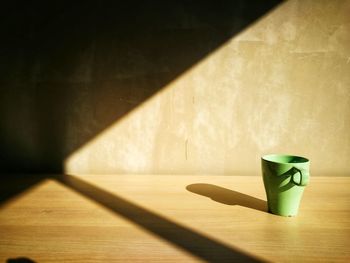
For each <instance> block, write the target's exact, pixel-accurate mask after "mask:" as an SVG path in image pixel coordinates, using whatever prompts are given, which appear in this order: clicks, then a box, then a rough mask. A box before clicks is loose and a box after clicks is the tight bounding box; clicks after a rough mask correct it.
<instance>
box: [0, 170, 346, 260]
mask: <svg viewBox="0 0 350 263" xmlns="http://www.w3.org/2000/svg"><path fill="white" fill-rule="evenodd" d="M10 178H11V179H10ZM28 178H29V177H28V176H26V177H19V178H17V177H11V175H8V176H6V177H5V178H4V179H2V180H3V182H4V181H5V184H2V187H0V190H1V191H2V195H1V196H2V201H3V202H2V203H1V206H0V262H6V260H9V259H15V258H20V257H22V258H25V259H27V260H29V259H31V260H32V261H34V262H191V261H194V262H196V261H197V262H198V261H199V262H200V261H209V262H258V261H270V262H307V261H308V262H319V261H323V262H350V178H346V177H333V178H327V177H313V178H312V181H311V183H310V185H309V186H308V187H307V188H306V190H305V193H304V197H303V200H302V204H301V208H300V212H299V215H298V216H297V217H293V218H288V217H280V216H275V215H272V214H269V213H267V212H266V201H265V200H266V198H265V192H264V187H263V183H262V179H261V177H259V176H244V177H243V176H216V175H215V176H212V175H208V176H197V175H196V176H188V175H183V176H182V175H86V176H83V175H81V176H41V177H40V180H39V179H38V177H36V180H32V181H30V180H29V179H28ZM28 180H29V181H30V182H31V183H28ZM24 186H25V187H24ZM13 189H14V191H12V190H13ZM23 262H25V261H23ZM27 262H30V261H27Z"/></svg>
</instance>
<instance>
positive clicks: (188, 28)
mask: <svg viewBox="0 0 350 263" xmlns="http://www.w3.org/2000/svg"><path fill="white" fill-rule="evenodd" d="M219 2H220V1H219ZM229 2H234V1H227V3H225V4H220V5H212V4H211V5H209V4H208V5H204V4H203V5H189V4H188V2H186V1H183V2H182V1H180V2H179V1H177V3H178V4H175V3H174V4H173V5H172V6H171V7H169V9H168V10H166V9H165V8H166V7H163V6H152V7H150V6H142V5H138V8H139V9H135V7H134V6H132V7H131V6H129V5H128V4H125V6H122V7H120V6H114V5H112V6H110V8H106V5H105V4H104V5H103V6H100V7H99V9H98V8H97V9H96V8H95V9H91V7H94V3H93V4H92V5H91V6H89V5H87V6H85V8H86V10H85V15H84V16H78V19H77V18H76V17H75V16H74V14H76V12H78V11H80V12H82V11H81V6H78V7H74V6H73V7H71V6H69V8H68V9H67V6H66V7H65V9H61V7H60V6H58V7H51V8H56V9H55V10H53V12H54V13H55V14H57V15H56V18H55V19H54V20H53V21H52V22H50V23H49V22H47V21H46V20H40V21H37V22H35V23H34V22H33V23H32V24H33V25H29V27H30V26H32V27H33V28H35V30H34V29H33V30H32V31H30V30H29V31H28V32H29V33H28V34H27V35H26V37H27V40H26V42H25V43H26V44H28V43H30V44H31V46H30V47H31V48H28V45H26V46H25V47H22V44H23V41H24V40H23V38H20V40H21V41H22V42H21V41H17V42H16V43H17V45H18V47H17V48H16V49H15V50H16V52H13V50H14V49H13V47H12V46H13V40H11V42H10V41H8V46H10V45H11V48H10V47H8V46H5V48H3V49H2V51H3V54H4V55H5V58H6V59H7V60H6V63H5V64H2V68H1V72H2V73H1V84H2V86H3V87H5V92H4V93H3V95H2V98H1V106H0V107H2V109H1V115H2V116H1V117H2V118H1V125H2V127H1V146H2V149H4V150H2V153H1V154H2V155H1V158H2V161H1V162H2V163H1V165H2V167H4V169H14V170H16V168H18V167H20V168H21V169H22V170H27V171H30V170H32V171H36V170H41V171H43V170H47V171H58V170H60V169H64V171H65V172H67V173H173V174H182V173H191V174H192V173H195V174H206V173H210V174H229V175H230V174H251V175H257V174H260V172H259V170H260V159H259V158H260V156H261V155H263V154H265V153H271V152H284V153H294V154H299V155H304V156H306V157H309V158H310V159H311V162H312V164H311V169H312V173H313V175H346V176H350V168H349V167H348V164H349V163H350V136H349V135H348V134H349V130H350V74H349V72H350V17H349V15H348V14H349V13H350V1H349V0H342V1H341V0H339V1H316V0H315V1H310V0H309V1H302V0H300V1H298V0H290V1H286V2H283V3H281V4H279V5H277V6H275V4H276V3H274V2H273V3H269V4H266V6H265V4H264V6H263V7H262V6H260V5H258V4H256V3H255V4H249V5H248V4H247V1H238V2H236V4H235V5H233V4H232V3H231V4H228V3H229ZM257 2H259V1H257ZM260 2H261V1H260ZM213 3H214V2H213ZM237 3H238V4H237ZM250 3H253V2H250ZM273 7H274V8H273ZM157 8H158V9H157ZM67 10H68V11H67ZM90 10H94V12H91V11H90ZM96 10H97V11H96ZM107 10H110V11H109V12H111V13H109V12H108V11H107ZM116 10H117V11H116ZM83 11H84V10H83ZM145 11H146V12H145ZM45 12H47V8H45ZM96 12H97V14H98V15H96ZM115 13H117V14H118V15H116V14H115ZM130 14H131V15H130ZM147 14H148V15H147ZM102 15H103V17H104V18H105V19H102V21H101V20H100V19H98V18H101V16H102ZM47 19H48V20H49V21H50V16H48V18H47ZM60 19H61V20H60ZM30 21H35V19H30ZM43 21H44V22H43ZM62 24H63V25H66V26H62ZM38 25H49V26H46V27H45V26H40V27H39V28H41V31H40V32H39V33H37V32H38V31H37V28H38ZM12 27H13V26H12ZM67 29H68V31H67ZM60 30H64V32H60ZM30 32H36V33H37V34H38V36H39V37H38V36H36V35H35V34H34V33H30ZM33 34H34V35H33ZM62 35H64V36H65V38H64V39H62V38H61V36H62ZM43 36H45V37H43ZM13 39H15V40H18V37H17V36H13ZM38 39H39V40H40V41H37V40H38ZM3 46H4V44H3ZM6 48H7V49H6ZM8 50H11V52H8ZM14 54H15V56H14Z"/></svg>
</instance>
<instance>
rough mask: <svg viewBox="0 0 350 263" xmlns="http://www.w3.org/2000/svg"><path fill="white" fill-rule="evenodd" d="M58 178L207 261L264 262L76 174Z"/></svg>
mask: <svg viewBox="0 0 350 263" xmlns="http://www.w3.org/2000/svg"><path fill="white" fill-rule="evenodd" d="M54 179H56V180H57V181H58V182H60V183H62V184H63V185H65V186H66V187H68V188H70V189H71V190H73V191H74V192H77V193H79V194H80V195H82V196H84V197H86V198H88V199H90V200H92V201H94V202H97V203H98V204H100V205H102V206H103V207H105V208H107V209H108V210H110V211H112V212H114V213H116V214H117V215H119V216H121V217H123V218H124V219H126V220H128V221H129V222H131V223H133V224H136V225H138V226H139V227H141V228H142V229H144V230H145V231H147V232H148V233H151V234H153V235H156V236H158V237H160V238H161V239H163V240H164V241H166V242H168V243H169V244H172V245H174V246H176V247H178V248H180V249H182V250H184V251H186V252H188V253H190V254H192V255H194V256H196V257H198V258H200V259H202V260H205V261H207V262H263V260H262V259H259V258H258V257H255V256H253V255H250V254H247V253H245V252H243V251H240V250H238V249H235V248H233V247H231V246H228V245H226V244H224V243H222V242H220V241H218V240H214V239H211V238H209V237H207V236H204V235H203V234H200V233H198V232H196V231H194V230H192V229H190V228H188V227H186V226H183V225H180V224H178V223H175V222H172V221H171V220H169V219H167V218H165V217H162V216H161V215H158V214H156V213H154V212H151V211H149V210H147V209H145V208H143V207H141V206H139V205H137V204H134V203H132V202H130V201H128V200H126V199H124V198H122V197H120V196H117V195H115V194H111V193H109V192H107V191H104V190H103V189H100V188H98V187H96V186H93V185H92V184H90V183H87V182H85V181H83V180H81V179H78V178H76V177H74V176H71V175H62V176H55V177H54Z"/></svg>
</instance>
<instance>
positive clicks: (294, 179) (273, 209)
mask: <svg viewBox="0 0 350 263" xmlns="http://www.w3.org/2000/svg"><path fill="white" fill-rule="evenodd" d="M309 166H310V161H309V160H308V159H307V158H304V157H300V156H294V155H286V154H269V155H265V156H263V157H262V158H261V167H262V174H263V180H264V186H265V192H266V196H267V205H268V209H269V212H270V213H273V214H276V215H281V216H296V215H297V214H298V210H299V204H300V201H301V198H302V196H303V192H304V188H305V186H306V185H307V184H308V183H309V179H310V174H309Z"/></svg>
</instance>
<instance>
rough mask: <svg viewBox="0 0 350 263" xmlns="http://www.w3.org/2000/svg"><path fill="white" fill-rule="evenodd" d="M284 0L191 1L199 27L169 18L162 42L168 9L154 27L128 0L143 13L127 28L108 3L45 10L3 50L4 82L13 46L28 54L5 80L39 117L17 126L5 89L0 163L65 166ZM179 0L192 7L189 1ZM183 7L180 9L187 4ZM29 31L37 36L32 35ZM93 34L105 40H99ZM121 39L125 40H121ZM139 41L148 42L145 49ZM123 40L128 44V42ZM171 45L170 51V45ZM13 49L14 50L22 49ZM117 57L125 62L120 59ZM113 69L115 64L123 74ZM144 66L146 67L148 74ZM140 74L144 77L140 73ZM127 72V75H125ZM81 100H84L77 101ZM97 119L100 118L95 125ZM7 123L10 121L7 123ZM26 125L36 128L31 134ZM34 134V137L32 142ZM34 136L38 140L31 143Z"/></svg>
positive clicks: (15, 167)
mask: <svg viewBox="0 0 350 263" xmlns="http://www.w3.org/2000/svg"><path fill="white" fill-rule="evenodd" d="M279 3H280V1H278V0H270V1H264V2H261V1H251V2H249V3H248V2H246V1H237V2H232V1H226V2H223V3H221V4H217V6H219V7H217V6H216V5H208V4H204V3H201V7H200V8H199V6H197V5H195V4H193V3H192V4H191V5H190V6H189V10H190V11H189V14H191V15H193V16H194V17H195V18H196V19H198V21H200V23H199V24H198V25H200V26H201V28H199V29H198V28H197V29H196V30H194V31H188V29H186V28H185V29H184V28H182V27H179V26H178V25H177V24H176V23H177V22H178V21H177V20H176V19H175V20H176V21H175V22H176V23H175V25H174V24H171V23H170V24H167V23H165V26H164V28H162V27H158V28H157V30H158V31H157V34H158V33H159V32H161V34H163V35H161V36H162V37H161V38H160V39H153V38H154V36H153V35H152V33H155V32H154V31H152V30H153V29H150V28H152V27H154V22H157V23H158V24H162V23H161V19H163V18H164V17H167V15H166V14H167V13H166V12H164V13H165V15H161V16H156V17H157V18H155V19H154V20H152V21H150V24H146V25H143V24H142V21H143V20H142V17H143V18H145V19H146V20H147V19H148V18H149V17H148V16H145V17H144V15H143V11H142V10H136V11H135V10H134V9H133V8H131V5H129V4H127V3H126V2H125V3H123V7H122V8H121V10H122V11H129V12H130V11H131V12H134V14H137V15H135V17H138V15H139V16H141V19H139V20H136V22H135V21H131V22H132V23H129V24H128V26H126V27H122V26H120V25H118V23H120V22H127V21H128V20H127V19H128V17H127V16H126V15H123V16H122V18H121V19H119V18H118V19H117V18H113V15H114V16H115V14H113V12H112V11H109V10H107V11H106V10H105V9H106V7H101V6H97V8H95V9H92V10H93V11H95V10H99V12H97V13H98V14H99V15H98V14H95V13H94V12H92V11H91V10H90V9H91V5H89V4H87V5H83V6H81V5H78V4H73V5H69V6H68V7H65V8H63V11H62V9H61V8H58V10H51V11H52V14H50V17H49V16H48V15H47V14H45V17H44V18H43V21H40V19H37V20H38V21H33V22H34V25H37V27H38V28H39V31H38V32H34V33H33V32H29V33H27V36H25V39H21V38H19V37H18V36H15V37H14V38H15V40H13V39H12V38H9V39H10V40H7V39H6V41H8V44H9V46H10V47H6V48H7V49H8V50H7V49H6V48H5V51H6V52H7V51H9V52H7V53H6V54H5V62H6V59H8V63H4V65H6V66H7V68H5V69H4V71H3V73H1V74H0V82H1V79H2V78H3V77H4V76H5V79H7V76H8V75H9V76H12V75H16V74H17V72H16V74H13V72H11V69H13V67H11V65H12V64H13V63H14V62H12V60H14V58H13V56H12V55H13V54H12V53H11V51H12V50H15V51H16V48H17V47H16V45H18V46H19V47H18V48H17V49H19V50H20V51H21V52H22V53H23V54H24V55H23V54H22V53H21V54H22V56H23V58H21V59H22V60H24V62H23V61H20V62H21V63H20V65H21V67H22V68H21V70H22V71H20V72H19V73H18V74H19V75H16V79H15V80H12V79H10V80H6V81H3V84H4V87H5V89H6V87H7V88H8V89H9V90H15V91H16V90H17V89H18V90H17V91H18V92H22V91H23V90H21V89H22V88H23V87H24V89H26V90H28V91H26V93H28V94H27V95H28V96H29V97H32V96H33V94H34V97H33V98H31V99H33V100H34V102H35V103H34V104H35V109H34V113H33V116H34V117H33V120H30V119H24V120H22V121H23V124H21V123H20V120H19V121H18V122H19V124H13V121H12V119H13V116H14V113H12V111H15V108H16V106H17V105H16V103H14V105H13V106H12V105H11V104H13V102H14V101H16V99H15V98H16V96H15V93H16V92H12V91H11V92H5V94H6V93H8V94H9V95H7V94H6V96H4V97H3V98H0V112H2V114H1V115H5V118H0V122H4V124H3V127H4V130H0V146H1V148H3V149H6V154H5V153H4V152H5V151H3V152H1V153H0V157H1V158H0V168H2V170H3V171H5V172H9V173H11V172H32V173H37V172H53V173H62V172H63V170H64V167H63V161H64V159H65V158H66V157H67V156H69V155H70V154H71V153H73V152H74V151H75V150H77V149H79V148H80V147H82V146H83V145H84V144H85V143H87V142H88V141H90V140H91V139H93V138H94V137H95V136H97V134H99V133H101V132H102V131H104V130H105V129H106V128H107V127H109V126H110V125H112V124H113V123H115V122H117V121H118V120H119V119H120V118H122V117H123V116H124V115H125V114H127V113H128V112H130V111H132V110H133V109H134V108H135V107H137V106H138V105H139V104H140V103H142V102H144V101H146V100H147V99H148V98H149V97H150V96H152V95H153V94H155V93H156V92H157V91H158V90H160V89H162V88H163V87H164V86H166V85H167V83H169V82H171V81H172V80H174V79H176V78H177V77H178V76H179V75H181V74H182V73H184V72H185V71H186V70H188V69H189V68H190V67H191V66H193V65H194V64H196V63H198V62H199V61H200V60H201V59H203V57H205V56H207V55H208V54H210V53H212V52H213V51H215V50H216V49H217V48H218V47H220V46H221V45H223V44H224V43H225V42H226V41H227V40H228V39H231V38H232V37H233V36H234V35H235V34H237V33H239V32H241V31H242V30H243V29H244V28H246V27H247V26H249V25H250V24H251V23H253V22H255V21H256V20H257V19H258V18H260V17H261V16H262V15H264V14H266V13H267V12H269V11H271V10H272V9H273V8H275V7H276V6H277V5H278V4H279ZM181 4H182V5H184V6H186V5H187V4H188V3H186V4H184V3H181ZM181 4H180V7H179V8H180V9H181V8H183V6H182V7H181ZM116 5H117V4H116ZM166 5H167V4H166ZM144 7H145V6H143V8H144ZM46 8H47V7H46ZM157 8H158V9H157V10H155V11H154V12H158V11H166V10H168V9H167V8H168V7H165V6H160V7H159V6H158V7H157ZM213 8H214V9H213ZM44 9H45V8H44ZM101 10H102V11H101ZM111 10H113V9H111ZM229 10H231V11H232V10H233V11H232V12H231V11H229ZM187 11H188V10H187ZM213 11H220V12H219V13H218V14H219V15H215V12H213ZM55 12H56V13H55ZM105 12H107V13H105ZM119 12H121V11H119ZM77 13H79V14H80V17H77V19H76V17H75V16H76V14H77ZM158 13H159V12H158ZM160 13H161V12H160ZM62 14H63V16H64V18H65V19H66V20H67V21H66V22H65V23H63V24H59V23H58V22H57V21H60V20H57V19H59V18H60V16H62ZM102 14H107V15H106V17H107V18H108V19H109V20H108V19H107V20H106V21H102V22H101V21H99V20H100V19H99V18H100V17H99V16H101V15H102ZM174 14H175V17H176V12H175V13H172V14H171V15H174ZM169 15H170V13H169ZM5 17H6V16H5ZM55 17H56V20H55ZM221 17H224V19H221ZM123 19H124V20H125V21H124V20H123ZM9 20H11V19H9ZM76 20H77V21H78V22H76V23H75V24H74V25H75V27H71V26H70V23H72V21H76ZM180 20H181V19H180ZM230 20H232V21H230ZM96 21H97V23H96ZM203 21H204V22H203ZM22 22H23V21H22ZM163 22H164V21H163ZM157 23H156V24H157ZM5 24H6V23H5ZM43 24H45V25H43ZM130 24H131V25H130ZM198 25H196V26H198ZM203 25H204V26H203ZM140 26H141V28H140ZM169 26H170V27H169ZM114 27H116V28H114ZM71 28H73V29H71ZM86 28H88V29H86ZM169 28H170V29H171V30H173V31H174V30H175V33H176V32H180V35H181V36H182V37H183V39H182V40H184V41H185V42H184V43H181V41H180V42H178V43H175V44H174V43H173V42H174V41H175V40H176V38H174V37H173V36H171V35H172V34H173V33H174V32H173V31H171V30H170V31H169ZM101 29H102V30H101ZM186 30H187V31H188V32H187V31H186ZM133 31H135V32H133ZM142 31H144V33H142ZM67 32H68V33H67ZM164 32H167V33H164ZM30 33H33V36H31V35H30ZM170 33H171V34H170ZM53 34H56V35H57V36H56V35H53ZM118 34H120V35H118ZM196 34H198V35H196ZM148 35H151V37H149V36H148ZM95 37H96V38H98V39H99V40H101V41H100V42H96V40H95ZM157 40H161V42H160V44H159V43H158V44H157V45H158V46H156V48H154V47H152V45H153V44H154V43H157ZM6 41H5V42H6ZM11 41H12V42H11ZM123 41H124V42H123ZM17 42H18V43H17ZM22 42H24V43H22ZM120 42H122V43H124V44H120ZM140 42H144V43H143V44H142V45H141V46H140V44H139V43H140ZM86 43H93V44H91V47H88V48H92V49H95V48H97V51H96V50H93V51H92V53H93V56H92V57H89V58H88V59H87V61H84V62H86V64H89V63H90V64H93V65H92V68H91V69H90V71H89V72H90V73H89V74H88V75H89V76H88V78H89V79H90V80H89V81H81V79H80V77H79V76H78V77H77V76H76V75H74V74H75V73H74V72H75V70H76V68H75V67H77V68H78V69H79V67H78V66H79V61H74V60H72V61H71V57H73V58H75V59H77V58H76V55H75V54H76V53H77V51H79V50H80V49H82V47H84V46H85V45H86ZM101 43H102V44H101ZM106 43H107V44H106ZM26 45H27V46H26ZM115 45H116V46H118V45H119V46H118V48H119V51H123V50H124V51H126V52H125V53H127V55H125V54H123V53H122V52H121V53H122V54H121V57H120V58H118V57H116V56H117V55H118V54H119V53H117V54H113V53H109V51H110V49H111V48H113V46H115ZM123 45H127V47H124V46H123ZM169 45H170V46H171V48H168V46H169ZM13 46H14V47H13ZM22 46H25V48H23V47H22ZM62 47H64V49H62ZM15 51H14V54H15V53H16V52H17V51H16V52H15ZM134 51H136V52H134ZM133 52H134V53H133ZM137 52H138V53H140V54H139V55H140V56H139V57H137V54H138V53H137ZM129 53H130V54H136V59H134V60H132V63H134V64H135V65H133V67H131V68H129V69H128V68H127V67H124V63H125V62H127V63H130V56H131V55H130V54H129ZM8 54H10V55H8ZM79 54H80V53H79ZM128 54H129V55H128ZM119 55H120V54H119ZM116 58H118V59H119V60H118V61H120V62H115V61H114V60H115V59H116ZM67 61H69V62H70V64H72V65H73V66H71V68H70V67H69V66H67ZM106 61H107V62H106ZM71 62H72V63H71ZM127 63H126V64H127ZM23 64H24V65H23ZM36 64H38V65H39V66H41V68H42V69H41V73H40V74H39V75H38V74H37V73H35V72H36V71H37V69H36V68H35V67H36V66H37V65H36ZM23 68H24V69H23ZM113 68H114V69H117V78H116V77H115V74H116V72H114V71H113V70H112V69H113ZM124 68H126V69H124ZM144 68H147V70H146V71H145V69H144ZM14 69H16V67H14ZM17 70H18V69H17ZM54 70H56V71H57V70H58V72H59V73H61V75H62V76H63V79H62V77H60V78H59V77H57V76H56V75H55V74H54V73H52V72H54ZM162 70H163V72H162ZM60 71H61V72H60ZM72 72H73V73H72ZM140 72H143V73H145V74H141V75H138V74H139V73H140ZM84 74H85V73H84ZM86 74H87V73H86ZM118 74H119V75H118ZM121 75H122V77H120V76H121ZM118 76H119V77H118ZM125 76H126V77H125ZM130 76H134V78H130ZM135 76H136V77H135ZM135 83H136V84H135ZM140 83H144V84H140ZM111 86H115V87H116V88H112V87H111ZM97 87H98V88H97ZM85 93H91V94H90V95H89V96H91V97H93V99H92V100H93V104H94V107H95V108H92V109H87V108H86V107H87V106H86V105H88V104H89V103H91V102H90V101H89V100H91V98H90V97H89V98H87V99H86V100H87V101H84V96H85V95H86V94H85ZM11 94H12V95H11ZM81 95H84V96H81ZM108 95H112V96H108ZM12 96H14V97H12ZM119 98H120V100H119ZM2 100H4V103H2ZM116 101H117V103H116ZM77 102H78V105H76V103H77ZM79 103H80V104H79ZM89 107H90V106H89ZM77 109H78V111H80V112H84V111H85V110H87V111H88V114H87V116H83V117H81V116H80V115H79V114H78V115H79V116H78V117H77V118H75V117H74V118H73V117H70V116H72V115H74V114H76V113H74V112H75V111H77ZM16 116H17V115H16ZM91 119H93V120H94V121H93V122H91V121H90V120H91ZM7 120H8V121H9V122H10V123H11V124H9V123H7ZM72 123H74V125H75V126H76V127H79V129H78V131H74V132H73V133H72V130H71V126H70V125H71V124H72ZM0 124H1V123H0ZM21 125H24V126H21ZM26 125H27V126H29V127H30V129H29V128H27V127H26ZM28 130H29V131H30V132H27V133H25V131H28ZM82 131H84V132H82ZM23 134H25V135H23ZM21 136H22V137H23V136H25V138H21ZM29 137H33V138H30V140H28V138H29ZM3 138H5V139H3ZM67 138H68V139H67ZM72 138H73V139H72ZM24 139H25V140H24ZM28 141H34V142H37V143H36V144H35V146H33V145H31V144H30V143H28ZM31 147H34V148H31Z"/></svg>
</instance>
